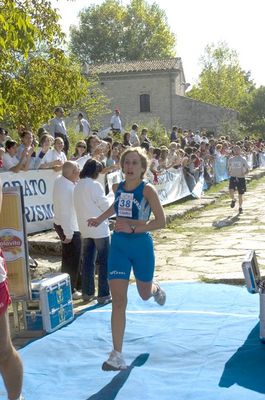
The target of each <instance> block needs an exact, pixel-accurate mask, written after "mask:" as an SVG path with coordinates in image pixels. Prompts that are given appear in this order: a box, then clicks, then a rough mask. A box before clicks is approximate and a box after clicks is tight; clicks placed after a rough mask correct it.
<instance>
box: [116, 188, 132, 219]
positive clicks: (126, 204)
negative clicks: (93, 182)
mask: <svg viewBox="0 0 265 400" xmlns="http://www.w3.org/2000/svg"><path fill="white" fill-rule="evenodd" d="M132 206H133V193H121V195H120V198H119V204H118V215H119V217H127V218H132Z"/></svg>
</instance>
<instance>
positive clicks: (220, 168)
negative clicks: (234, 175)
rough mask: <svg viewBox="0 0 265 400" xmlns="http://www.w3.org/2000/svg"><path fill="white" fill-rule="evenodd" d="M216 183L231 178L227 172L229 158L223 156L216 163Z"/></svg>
mask: <svg viewBox="0 0 265 400" xmlns="http://www.w3.org/2000/svg"><path fill="white" fill-rule="evenodd" d="M214 177H215V183H219V182H222V181H225V180H227V179H228V178H229V176H228V171H227V157H225V156H221V157H218V158H216V159H215V161H214Z"/></svg>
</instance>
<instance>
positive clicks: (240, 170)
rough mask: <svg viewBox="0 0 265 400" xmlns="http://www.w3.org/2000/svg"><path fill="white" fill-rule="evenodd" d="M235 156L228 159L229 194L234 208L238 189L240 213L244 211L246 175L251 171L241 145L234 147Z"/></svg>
mask: <svg viewBox="0 0 265 400" xmlns="http://www.w3.org/2000/svg"><path fill="white" fill-rule="evenodd" d="M233 153H234V156H233V157H231V158H229V159H228V173H229V175H230V179H229V194H230V197H231V204H230V206H231V207H232V208H234V207H235V205H236V199H235V190H237V191H238V205H239V210H238V211H239V214H242V213H243V208H242V204H243V194H244V193H245V192H246V190H247V189H246V179H245V176H246V174H247V173H248V172H249V166H248V163H247V160H246V159H245V158H244V157H242V156H241V149H240V146H238V145H236V146H235V147H234V149H233Z"/></svg>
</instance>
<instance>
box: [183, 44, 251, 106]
mask: <svg viewBox="0 0 265 400" xmlns="http://www.w3.org/2000/svg"><path fill="white" fill-rule="evenodd" d="M201 62H202V66H203V68H202V72H201V73H200V75H199V79H198V83H197V84H196V85H194V86H193V87H192V89H191V90H190V91H189V92H188V93H187V95H188V96H189V97H192V98H193V99H196V100H201V101H204V102H207V103H211V104H216V105H219V106H223V107H227V108H232V109H235V110H237V111H241V109H242V106H243V104H244V103H246V102H247V98H248V96H249V94H250V93H251V91H252V90H253V88H254V84H253V82H252V81H251V80H250V74H249V73H246V72H245V71H243V70H242V69H241V67H240V65H239V60H238V56H237V53H236V52H235V51H234V50H230V49H229V48H228V46H227V44H226V43H224V42H219V43H218V44H217V46H215V45H214V44H212V45H208V46H207V47H206V49H205V55H204V56H203V57H202V58H201Z"/></svg>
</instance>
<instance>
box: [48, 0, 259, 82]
mask: <svg viewBox="0 0 265 400" xmlns="http://www.w3.org/2000/svg"><path fill="white" fill-rule="evenodd" d="M148 2H149V3H153V2H154V1H152V0H148ZM100 3H102V1H100V0H72V1H67V0H52V4H53V5H54V6H55V7H56V8H58V9H59V14H60V15H61V17H62V20H61V25H62V28H63V31H64V32H66V33H67V32H68V31H69V26H70V25H78V17H77V15H78V12H79V11H80V10H82V9H83V8H86V7H88V6H90V5H92V4H100ZM122 3H123V4H127V3H128V0H124V1H122ZM156 3H157V4H158V5H159V6H160V8H161V9H163V10H164V11H165V13H166V15H167V19H168V24H169V26H170V29H171V31H172V32H174V33H175V35H176V38H177V45H176V52H177V56H178V57H181V59H182V63H183V67H184V73H185V77H186V81H187V82H189V83H191V84H194V83H196V80H197V79H198V76H199V73H200V72H201V69H202V67H201V65H200V61H199V59H200V57H201V56H202V55H203V54H204V50H205V47H206V45H207V44H211V43H214V44H217V43H218V42H219V41H225V42H226V43H227V44H228V47H229V48H230V49H233V50H236V52H237V54H238V57H239V62H240V66H241V68H242V69H243V70H245V71H250V72H251V78H252V79H253V80H254V82H255V83H256V85H257V86H261V85H263V86H265V53H264V29H262V28H263V26H264V16H265V0H251V1H247V0H241V1H240V0H156Z"/></svg>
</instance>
